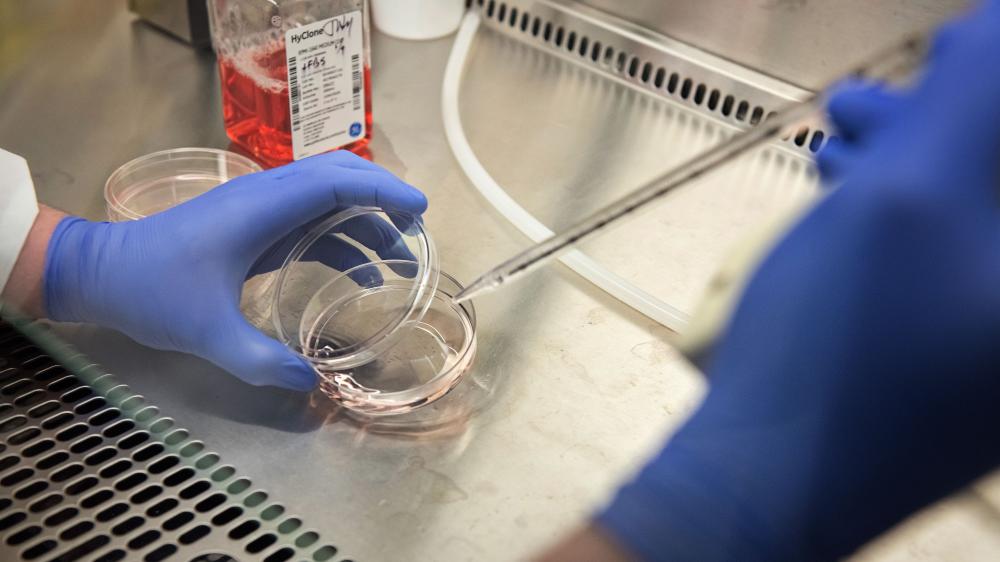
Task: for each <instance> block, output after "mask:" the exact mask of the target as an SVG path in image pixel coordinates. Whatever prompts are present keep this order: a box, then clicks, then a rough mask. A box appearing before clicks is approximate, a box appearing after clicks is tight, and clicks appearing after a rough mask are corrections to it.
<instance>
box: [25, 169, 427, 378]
mask: <svg viewBox="0 0 1000 562" xmlns="http://www.w3.org/2000/svg"><path fill="white" fill-rule="evenodd" d="M354 205H362V206H375V207H382V208H383V209H386V210H398V211H406V212H408V213H413V214H420V213H422V212H423V211H424V210H425V209H426V207H427V200H426V198H425V197H424V196H423V194H422V193H420V192H419V191H418V190H416V189H415V188H413V187H411V186H409V185H407V184H405V183H403V182H402V181H401V180H399V179H397V178H396V177H394V176H393V175H392V174H390V173H389V172H387V171H385V170H384V169H382V168H380V167H378V166H376V165H375V164H372V163H370V162H368V161H366V160H364V159H362V158H359V157H357V156H355V155H353V154H351V153H349V152H334V153H330V154H323V155H319V156H314V157H312V158H307V159H305V160H301V161H299V162H295V163H293V164H289V165H287V166H283V167H281V168H275V169H273V170H268V171H266V172H261V173H257V174H252V175H248V176H242V177H239V178H236V179H234V180H232V181H230V182H228V183H226V184H224V185H221V186H219V187H218V188H216V189H213V190H212V191H209V192H208V193H206V194H204V195H202V196H200V197H197V198H195V199H192V200H190V201H188V202H186V203H184V204H181V205H178V206H177V207H174V208H172V209H169V210H167V211H164V212H162V213H159V214H157V215H153V216H151V217H149V218H145V219H142V220H138V221H133V222H124V223H103V222H102V223H95V222H89V221H86V220H83V219H80V218H72V217H71V218H67V219H64V220H63V221H62V222H61V223H60V224H59V226H58V227H57V228H56V230H55V232H54V233H53V235H52V239H51V241H50V243H49V249H48V255H47V258H46V267H45V304H46V309H47V311H48V315H49V317H50V318H52V319H54V320H59V321H75V322H93V323H95V324H100V325H103V326H107V327H110V328H114V329H117V330H120V331H121V332H123V333H125V334H127V335H129V336H130V337H132V338H133V339H135V340H136V341H138V342H140V343H143V344H145V345H148V346H150V347H155V348H158V349H169V350H177V351H184V352H188V353H193V354H195V355H199V356H201V357H204V358H205V359H208V360H209V361H211V362H213V363H215V364H216V365H218V366H220V367H222V368H223V369H225V370H227V371H229V372H230V373H233V374H234V375H236V376H238V377H239V378H241V379H243V380H244V381H246V382H248V383H250V384H254V385H273V386H280V387H284V388H290V389H295V390H309V389H311V388H313V386H314V385H315V384H316V376H315V374H314V372H313V371H312V369H311V368H310V367H309V366H308V365H307V364H306V363H305V362H304V361H302V360H301V359H300V358H299V357H297V356H296V355H295V354H294V353H292V352H291V351H290V350H288V349H287V348H286V347H285V346H284V345H282V344H281V343H279V342H277V341H275V340H273V339H271V338H268V337H267V336H265V335H264V334H262V333H260V332H259V331H257V330H256V329H255V328H254V327H253V326H251V325H250V324H248V323H247V322H246V320H245V319H244V318H243V316H242V314H241V313H240V309H239V303H240V291H241V290H242V286H243V282H244V280H245V279H246V278H247V276H248V275H251V274H255V273H261V272H265V271H270V270H273V269H275V268H277V267H280V265H281V263H282V260H283V259H284V257H285V256H286V255H287V251H288V249H290V246H291V244H293V243H294V242H295V240H297V239H298V237H299V236H301V234H302V231H303V229H304V228H307V227H308V226H309V225H310V224H311V223H314V222H315V221H316V220H318V219H321V218H323V217H325V216H327V215H329V214H330V213H331V212H334V211H336V210H339V209H341V208H343V207H347V206H354ZM349 228H353V229H354V230H353V231H351V232H345V234H347V235H349V236H351V237H353V238H354V239H356V240H358V241H359V242H361V243H362V244H364V245H366V246H368V247H370V248H371V249H373V250H375V251H376V252H377V253H378V254H379V255H380V256H382V257H384V258H387V259H413V258H412V254H410V253H409V252H408V250H407V249H406V247H405V245H404V244H401V243H400V241H399V238H398V234H396V233H395V231H393V230H392V229H391V228H388V225H385V224H384V223H382V224H378V223H377V222H376V221H372V220H371V219H370V217H361V218H359V219H356V220H354V221H351V223H350V225H349ZM403 228H405V225H404V226H403ZM394 234H395V236H394ZM316 248H317V249H318V250H317V251H316V252H314V253H315V254H316V255H310V256H306V259H311V260H317V261H323V262H324V263H326V264H328V265H330V266H331V267H336V268H337V269H340V270H345V269H347V268H348V267H352V266H354V265H358V264H360V263H363V262H364V261H365V258H364V255H363V254H362V253H361V252H359V251H357V249H354V248H351V247H349V246H348V245H347V244H344V243H343V242H341V241H339V240H336V239H333V238H331V239H329V240H327V241H326V243H325V244H317V245H316ZM366 269H370V268H366Z"/></svg>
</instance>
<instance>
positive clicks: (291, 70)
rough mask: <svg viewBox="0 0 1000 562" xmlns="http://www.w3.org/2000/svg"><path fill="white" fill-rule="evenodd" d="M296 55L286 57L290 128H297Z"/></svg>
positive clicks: (297, 86) (297, 76)
mask: <svg viewBox="0 0 1000 562" xmlns="http://www.w3.org/2000/svg"><path fill="white" fill-rule="evenodd" d="M296 59H297V57H289V59H288V100H289V102H290V104H291V106H292V130H293V131H298V130H299V121H300V119H299V71H298V64H297V61H296Z"/></svg>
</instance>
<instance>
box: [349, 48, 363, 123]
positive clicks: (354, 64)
mask: <svg viewBox="0 0 1000 562" xmlns="http://www.w3.org/2000/svg"><path fill="white" fill-rule="evenodd" d="M351 79H352V81H353V86H354V88H353V90H354V110H355V111H357V110H359V109H361V56H360V55H357V54H355V55H351Z"/></svg>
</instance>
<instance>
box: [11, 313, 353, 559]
mask: <svg viewBox="0 0 1000 562" xmlns="http://www.w3.org/2000/svg"><path fill="white" fill-rule="evenodd" d="M75 361H76V362H79V361H80V358H79V357H78V358H77V359H76V360H75ZM64 362H65V359H64ZM73 362H74V361H69V362H68V363H73ZM74 373H75V374H74ZM206 553H214V555H206ZM337 554H338V553H337V549H336V548H335V547H333V546H332V545H329V544H325V543H323V542H322V541H321V540H320V534H319V533H318V532H316V531H315V530H312V529H309V528H307V527H306V526H305V524H304V523H303V521H302V520H301V519H299V518H298V517H295V516H294V515H291V514H290V513H289V510H288V509H287V508H286V507H285V506H284V505H282V504H280V503H275V502H274V501H273V500H272V499H271V498H270V497H269V495H268V493H267V492H266V491H264V490H259V489H255V488H254V486H253V484H252V482H251V481H250V480H249V479H247V478H244V477H242V476H240V475H239V474H238V473H237V471H236V469H235V468H234V467H232V466H230V465H227V464H225V463H224V462H223V461H222V459H221V458H220V456H219V455H218V454H216V453H213V452H211V451H208V450H207V448H206V445H205V444H204V443H202V442H201V441H198V440H196V439H194V438H193V437H192V436H191V435H190V434H189V433H188V431H187V430H185V429H182V428H179V427H177V425H176V423H175V422H174V420H173V419H171V418H169V417H165V416H163V415H162V414H161V413H160V411H159V410H158V409H157V408H156V407H155V406H153V405H150V404H149V403H148V402H147V401H146V400H145V399H144V398H143V397H142V396H138V395H135V394H133V393H132V392H131V391H130V390H129V389H128V387H127V386H125V385H122V384H119V383H118V382H117V381H116V380H115V379H114V378H113V377H111V376H110V375H106V374H103V373H102V372H101V371H100V370H99V369H98V368H97V367H96V366H93V365H90V366H86V367H84V366H83V365H82V364H81V365H74V368H73V372H70V370H68V369H67V368H65V367H63V366H62V365H61V364H59V363H57V362H56V360H54V359H53V358H52V357H50V356H49V355H47V354H46V353H45V352H44V351H43V350H42V349H40V348H39V347H37V346H36V345H35V344H34V343H32V341H30V340H29V339H27V338H26V337H25V336H23V335H22V334H21V333H19V332H18V331H17V330H15V329H14V328H13V327H12V326H11V325H10V324H8V323H6V322H3V321H0V559H2V560H52V561H71V560H95V561H97V560H100V561H114V560H126V559H128V560H146V561H150V562H155V561H158V560H167V559H171V560H173V559H177V560H192V559H196V558H197V559H201V560H217V561H219V560H231V559H236V560H265V561H267V562H281V561H284V560H291V559H293V558H294V559H295V560H315V561H320V562H322V561H325V560H331V559H334V558H335V557H336V556H337ZM216 555H217V556H216Z"/></svg>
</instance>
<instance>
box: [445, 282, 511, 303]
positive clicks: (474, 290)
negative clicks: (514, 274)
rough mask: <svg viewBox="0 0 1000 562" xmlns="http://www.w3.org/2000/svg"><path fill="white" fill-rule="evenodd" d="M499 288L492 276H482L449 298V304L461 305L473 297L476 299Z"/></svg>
mask: <svg viewBox="0 0 1000 562" xmlns="http://www.w3.org/2000/svg"><path fill="white" fill-rule="evenodd" d="M499 286H500V282H499V281H497V280H496V279H495V277H494V276H493V275H484V276H482V277H480V278H479V279H476V280H475V281H474V282H473V283H472V284H471V285H469V286H468V287H466V288H464V289H462V290H461V291H459V292H458V294H456V295H455V296H454V297H452V298H451V302H453V303H455V304H462V303H463V302H465V301H467V300H471V299H472V298H473V297H477V296H479V295H482V294H483V293H488V292H490V291H492V290H493V289H495V288H497V287H499Z"/></svg>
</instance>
